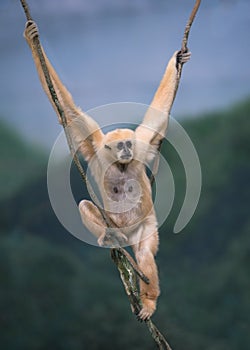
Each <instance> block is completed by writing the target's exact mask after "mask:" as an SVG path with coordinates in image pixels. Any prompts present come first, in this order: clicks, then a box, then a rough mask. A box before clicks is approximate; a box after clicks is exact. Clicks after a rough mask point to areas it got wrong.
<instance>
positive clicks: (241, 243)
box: [0, 99, 250, 350]
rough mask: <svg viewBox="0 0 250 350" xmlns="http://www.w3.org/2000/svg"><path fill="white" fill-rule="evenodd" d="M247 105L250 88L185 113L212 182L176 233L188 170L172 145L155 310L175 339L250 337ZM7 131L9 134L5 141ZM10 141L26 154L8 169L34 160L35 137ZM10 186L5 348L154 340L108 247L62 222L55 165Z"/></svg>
mask: <svg viewBox="0 0 250 350" xmlns="http://www.w3.org/2000/svg"><path fill="white" fill-rule="evenodd" d="M249 114H250V99H249V100H246V101H244V102H242V103H240V104H238V105H236V106H233V107H231V108H230V109H228V110H226V111H222V112H216V113H211V114H210V115H206V116H203V117H200V118H199V119H195V120H189V121H186V122H185V123H183V124H184V127H185V129H186V130H187V132H188V134H189V135H190V137H191V139H192V141H193V143H194V145H195V147H196V150H197V152H198V154H199V157H200V162H201V166H202V174H203V188H202V194H201V199H200V203H199V205H198V208H197V211H196V213H195V215H194V217H193V218H192V220H191V222H190V223H189V225H188V226H187V227H186V228H185V229H184V231H183V233H181V234H178V235H174V234H173V233H172V231H173V225H174V222H175V220H176V217H177V215H178V212H179V209H180V206H181V203H182V201H183V196H184V189H185V174H184V169H183V166H182V164H181V161H180V159H179V158H178V155H177V154H176V152H175V151H174V150H173V149H172V147H171V146H170V145H169V144H168V143H167V142H166V143H165V144H164V145H163V152H164V154H165V156H166V158H167V159H168V161H169V164H170V167H171V169H172V171H173V174H174V178H175V182H176V189H177V193H176V199H175V203H174V207H173V210H172V212H171V214H170V216H169V218H168V220H167V222H166V223H165V224H164V225H163V227H161V229H160V238H161V244H160V250H159V253H158V255H157V263H158V266H159V271H160V278H161V291H162V293H161V297H160V298H159V303H158V309H157V312H156V314H155V315H154V320H155V322H156V324H157V325H158V326H159V328H160V329H161V330H162V332H163V333H164V334H165V335H166V337H167V339H168V340H169V342H170V344H171V345H172V347H173V349H175V350H178V349H184V348H185V349H186V350H196V349H197V350H198V349H204V350H226V349H227V350H228V349H247V348H248V347H249V343H250V334H249V326H250V316H249V315H250V299H249V295H250V282H249V275H250V234H249V233H250V217H249V207H250V182H249V179H250V142H249V141H250V118H249ZM8 132H9V131H8ZM2 133H4V131H2ZM9 140H12V137H11V135H8V136H7V137H6V138H5V146H6V148H8V142H9ZM22 145H25V144H24V143H22ZM9 146H10V147H12V149H13V150H14V151H17V150H16V148H19V149H20V153H19V156H15V157H16V158H15V159H14V160H13V162H12V163H11V164H12V166H10V167H9V166H8V163H7V164H6V167H5V171H6V174H7V173H8V171H9V173H10V175H11V174H12V173H13V168H14V169H19V167H21V166H22V164H24V163H23V162H25V159H26V161H28V159H30V162H31V164H33V163H32V159H36V156H34V152H31V153H30V157H29V152H30V150H31V147H30V146H28V145H27V146H26V148H25V146H23V147H24V148H23V149H26V150H27V155H26V156H25V157H24V155H23V154H22V152H21V150H22V148H21V147H19V146H18V143H16V144H15V146H14V144H13V145H9ZM13 154H17V153H15V152H14V153H13ZM38 158H40V156H38V157H37V160H36V161H37V162H40V160H39V159H38ZM5 159H6V158H5ZM41 163H42V162H41ZM29 166H30V165H28V164H27V163H26V170H27V173H28V172H29V169H30V171H31V173H32V169H33V168H32V166H31V167H30V168H29ZM1 175H2V174H1ZM5 176H7V178H8V175H5ZM32 176H33V175H32ZM72 178H73V183H74V185H73V187H74V192H75V193H76V197H77V200H79V199H80V198H84V197H86V196H87V194H86V192H85V189H84V188H83V186H82V184H81V181H80V177H79V176H78V174H77V173H76V172H75V171H73V173H72ZM26 179H27V178H26ZM6 187H8V186H6ZM6 191H7V189H6ZM9 193H12V196H9V198H8V199H7V200H6V199H5V200H4V202H3V201H2V203H0V211H1V221H0V230H1V236H0V346H1V348H2V349H6V350H16V349H18V350H19V349H21V350H22V349H28V350H29V349H35V350H36V349H37V350H40V349H41V350H45V349H50V348H52V347H53V348H55V349H60V350H61V349H62V350H63V349H68V350H69V349H72V350H78V349H90V350H92V349H93V350H94V349H114V348H115V349H132V350H133V349H139V350H140V349H144V350H147V349H154V348H155V346H154V343H153V341H152V339H151V338H150V336H149V334H148V332H147V330H146V328H145V326H144V325H143V324H140V323H138V322H137V321H136V319H135V317H134V316H133V315H132V314H131V311H130V307H129V303H128V300H127V298H126V295H125V293H124V291H123V287H122V284H121V281H120V279H119V277H118V272H117V271H116V268H115V266H114V265H113V263H112V261H111V259H110V258H109V252H108V250H105V249H100V248H97V247H92V246H88V245H87V244H84V243H82V242H81V241H78V240H77V239H75V238H73V237H72V236H71V235H70V234H69V233H67V232H66V231H65V230H64V229H63V228H62V227H61V225H60V224H59V223H58V221H57V219H56V217H55V215H54V214H53V212H52V209H51V207H50V204H49V200H48V195H47V188H46V171H45V170H44V171H43V172H41V174H40V177H36V180H35V177H33V181H32V183H27V182H26V183H25V185H24V186H23V187H22V188H20V187H18V188H16V191H14V190H13V189H12V190H11V191H10V192H9ZM166 195H167V194H166Z"/></svg>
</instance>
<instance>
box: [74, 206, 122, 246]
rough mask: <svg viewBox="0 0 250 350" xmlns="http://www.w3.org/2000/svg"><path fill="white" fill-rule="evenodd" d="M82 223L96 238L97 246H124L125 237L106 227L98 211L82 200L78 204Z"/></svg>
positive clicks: (95, 207)
mask: <svg viewBox="0 0 250 350" xmlns="http://www.w3.org/2000/svg"><path fill="white" fill-rule="evenodd" d="M79 211H80V214H81V218H82V222H83V223H84V225H85V226H86V227H87V229H88V230H89V231H90V232H91V233H93V235H95V236H96V237H97V242H98V244H99V246H101V247H103V246H107V247H111V246H112V247H114V246H121V245H123V244H126V242H127V237H126V236H125V235H124V234H123V233H122V232H120V231H119V229H118V230H116V229H110V228H108V227H107V225H106V223H105V221H104V219H103V217H102V215H101V213H100V211H99V209H98V208H97V206H95V205H94V204H93V203H92V202H90V201H88V200H82V201H81V202H80V203H79Z"/></svg>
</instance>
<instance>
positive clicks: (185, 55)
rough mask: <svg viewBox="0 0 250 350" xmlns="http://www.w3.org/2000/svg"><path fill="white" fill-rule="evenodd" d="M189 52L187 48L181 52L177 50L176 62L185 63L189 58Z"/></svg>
mask: <svg viewBox="0 0 250 350" xmlns="http://www.w3.org/2000/svg"><path fill="white" fill-rule="evenodd" d="M190 57H191V52H190V51H189V50H188V49H187V51H186V52H182V51H181V50H180V51H178V52H177V55H176V63H182V64H184V63H186V62H188V61H189V60H190Z"/></svg>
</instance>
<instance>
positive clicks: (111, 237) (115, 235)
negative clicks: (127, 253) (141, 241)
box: [97, 228, 128, 247]
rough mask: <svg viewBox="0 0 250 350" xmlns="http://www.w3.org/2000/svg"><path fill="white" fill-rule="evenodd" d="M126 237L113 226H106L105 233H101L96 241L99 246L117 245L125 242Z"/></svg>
mask: <svg viewBox="0 0 250 350" xmlns="http://www.w3.org/2000/svg"><path fill="white" fill-rule="evenodd" d="M127 241H128V238H127V237H126V236H125V235H124V234H123V233H121V232H120V231H119V229H117V230H115V229H113V228H106V230H105V234H104V235H101V236H100V237H99V238H98V240H97V242H98V244H99V246H100V247H119V246H123V245H124V244H126V243H127Z"/></svg>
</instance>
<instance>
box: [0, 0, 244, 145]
mask: <svg viewBox="0 0 250 350" xmlns="http://www.w3.org/2000/svg"><path fill="white" fill-rule="evenodd" d="M193 3H194V1H191V0H187V1H185V2H183V1H181V0H179V1H169V0H166V1H164V0H133V1H132V0H91V1H87V0H84V1H82V0H63V1H62V0H53V1H50V0H43V1H35V0H29V4H30V8H31V11H32V14H33V16H34V18H35V20H36V21H37V23H38V25H39V28H40V33H41V40H42V43H43V45H44V47H45V48H46V51H47V53H48V55H49V57H50V59H51V60H52V62H53V64H54V66H55V67H56V69H57V71H58V72H59V74H60V76H61V78H62V80H63V82H64V83H65V84H66V85H67V87H68V88H69V90H70V91H71V92H72V95H73V97H74V99H75V101H76V103H77V104H78V105H80V106H81V107H82V109H84V110H89V109H91V108H94V107H97V106H99V105H102V104H107V103H113V102H120V101H121V102H124V101H128V102H139V103H146V104H148V103H150V100H151V98H152V97H153V94H154V91H155V89H156V88H157V86H158V84H159V81H160V79H161V77H162V74H163V72H164V69H165V66H166V64H167V61H168V59H169V58H170V57H171V55H172V53H173V52H174V51H175V50H176V49H179V47H180V44H181V39H182V35H183V30H184V27H185V24H186V21H187V18H188V16H189V12H190V10H191V8H192V6H193ZM24 23H25V19H24V16H23V13H22V9H21V7H20V4H19V3H18V1H14V0H12V1H9V0H1V4H0V57H1V65H0V76H1V83H0V116H1V118H3V119H5V120H8V122H9V123H11V124H12V125H15V127H16V128H17V129H18V130H20V132H21V133H22V134H23V135H25V137H28V138H29V139H31V140H33V141H35V142H36V143H38V144H42V145H44V146H46V147H48V148H50V147H51V145H52V144H53V142H54V140H55V138H56V136H57V134H58V133H59V131H60V130H61V129H60V126H59V125H58V123H57V120H56V117H55V114H54V112H53V110H52V108H51V107H50V105H49V103H48V101H47V98H46V97H45V95H44V93H43V91H42V89H41V87H40V83H39V81H38V79H37V75H36V71H35V68H34V65H33V62H32V59H31V55H30V52H29V50H28V48H27V45H26V43H25V41H24V39H23V37H22V32H23V28H24ZM249 29H250V2H249V1H247V0H238V1H237V0H231V1H230V0H227V1H226V0H214V1H202V5H201V8H200V10H199V13H198V16H197V18H196V21H195V23H194V25H193V28H192V31H191V34H190V41H189V47H190V50H191V51H192V59H191V61H190V62H189V63H188V64H187V65H186V66H185V67H184V70H183V75H182V81H181V86H180V89H179V91H178V95H177V98H176V101H175V104H174V107H173V111H172V114H173V116H174V117H175V118H177V119H179V120H181V119H182V118H184V117H185V116H189V117H195V116H197V115H198V114H199V113H202V112H205V111H211V110H214V109H217V108H224V107H225V106H228V105H230V104H232V103H234V102H237V101H239V100H240V99H243V98H245V97H246V96H249V93H250V84H249V80H250V79H249V78H250V68H249V66H248V64H247V60H248V57H249V53H250V52H249V51H250V47H249ZM107 122H114V120H107ZM126 122H136V121H135V120H132V119H130V117H129V116H128V120H126Z"/></svg>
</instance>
